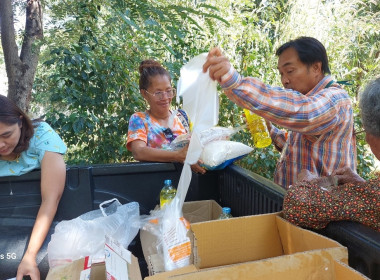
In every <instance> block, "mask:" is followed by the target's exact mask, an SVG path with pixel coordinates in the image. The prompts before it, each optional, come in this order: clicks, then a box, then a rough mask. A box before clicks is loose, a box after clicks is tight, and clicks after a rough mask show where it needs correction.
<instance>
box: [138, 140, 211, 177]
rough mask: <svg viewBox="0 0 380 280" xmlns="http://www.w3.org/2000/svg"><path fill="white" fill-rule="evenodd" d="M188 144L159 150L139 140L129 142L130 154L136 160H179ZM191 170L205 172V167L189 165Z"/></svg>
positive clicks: (183, 159) (183, 158)
mask: <svg viewBox="0 0 380 280" xmlns="http://www.w3.org/2000/svg"><path fill="white" fill-rule="evenodd" d="M188 147H189V146H188V145H187V146H185V147H183V148H182V149H180V150H177V151H168V150H161V149H156V148H151V147H148V146H146V143H145V142H144V141H141V140H134V141H133V142H131V150H132V155H133V158H134V159H135V160H138V161H158V162H181V163H183V162H184V161H185V159H186V154H187V149H188ZM191 170H193V172H195V173H201V174H205V173H206V169H204V168H203V167H201V166H200V165H199V164H193V165H191Z"/></svg>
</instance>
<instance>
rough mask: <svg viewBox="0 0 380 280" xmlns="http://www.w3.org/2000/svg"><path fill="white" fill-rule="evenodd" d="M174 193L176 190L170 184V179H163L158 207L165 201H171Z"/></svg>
mask: <svg viewBox="0 0 380 280" xmlns="http://www.w3.org/2000/svg"><path fill="white" fill-rule="evenodd" d="M176 194H177V190H176V189H175V188H174V187H173V186H172V180H169V179H168V180H165V181H164V187H163V188H162V189H161V192H160V207H161V208H162V207H163V206H164V205H165V204H166V203H168V202H170V201H172V200H173V198H174V197H175V195H176Z"/></svg>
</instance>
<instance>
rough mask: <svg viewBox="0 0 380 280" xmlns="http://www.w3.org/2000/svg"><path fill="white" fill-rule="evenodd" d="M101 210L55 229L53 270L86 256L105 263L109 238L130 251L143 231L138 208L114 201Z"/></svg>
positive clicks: (51, 246) (51, 254)
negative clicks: (139, 232) (107, 237)
mask: <svg viewBox="0 0 380 280" xmlns="http://www.w3.org/2000/svg"><path fill="white" fill-rule="evenodd" d="M106 205H107V206H106ZM99 208H100V209H99V210H93V211H90V212H87V213H85V214H83V215H81V216H79V217H77V218H75V219H72V220H68V221H62V222H59V223H58V224H57V225H56V227H55V231H54V234H52V236H51V240H50V242H49V244H48V259H49V266H50V268H52V267H54V266H57V265H61V264H63V263H67V262H72V261H73V260H76V259H80V258H83V257H86V256H91V257H92V260H93V261H94V262H100V261H103V260H104V244H105V235H106V234H107V235H108V236H110V237H112V238H113V239H115V240H117V241H118V242H120V244H122V245H123V246H124V247H125V248H127V247H128V245H129V244H130V243H131V241H132V240H133V239H134V238H135V236H136V235H137V233H138V231H139V228H140V210H139V204H138V203H137V202H131V203H128V204H124V205H122V204H121V203H120V202H119V201H118V200H117V199H116V198H114V199H111V200H108V201H104V202H103V203H101V204H100V205H99Z"/></svg>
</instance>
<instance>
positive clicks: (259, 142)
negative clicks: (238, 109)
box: [243, 109, 272, 148]
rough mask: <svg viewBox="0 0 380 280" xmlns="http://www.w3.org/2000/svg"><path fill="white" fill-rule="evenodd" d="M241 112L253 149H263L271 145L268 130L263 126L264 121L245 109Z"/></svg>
mask: <svg viewBox="0 0 380 280" xmlns="http://www.w3.org/2000/svg"><path fill="white" fill-rule="evenodd" d="M243 111H244V114H245V118H246V120H247V126H248V129H249V132H250V133H251V135H252V140H253V144H254V145H255V147H256V148H265V147H268V146H269V145H270V144H272V139H271V138H270V135H269V131H268V128H267V126H266V125H265V120H264V119H263V118H262V117H260V116H258V115H256V114H253V113H252V112H251V111H249V110H247V109H243Z"/></svg>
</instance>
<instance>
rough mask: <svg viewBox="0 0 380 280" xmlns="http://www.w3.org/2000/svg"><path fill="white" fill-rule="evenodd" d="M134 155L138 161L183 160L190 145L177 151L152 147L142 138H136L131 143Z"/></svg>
mask: <svg viewBox="0 0 380 280" xmlns="http://www.w3.org/2000/svg"><path fill="white" fill-rule="evenodd" d="M130 147H131V151H132V155H133V157H134V159H135V160H138V161H158V162H181V163H183V162H184V161H185V159H186V153H187V149H188V146H185V147H183V148H182V149H180V150H177V151H169V150H162V149H157V148H151V147H148V146H147V145H146V143H145V142H144V141H142V140H138V139H137V140H134V141H132V142H131V143H130Z"/></svg>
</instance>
